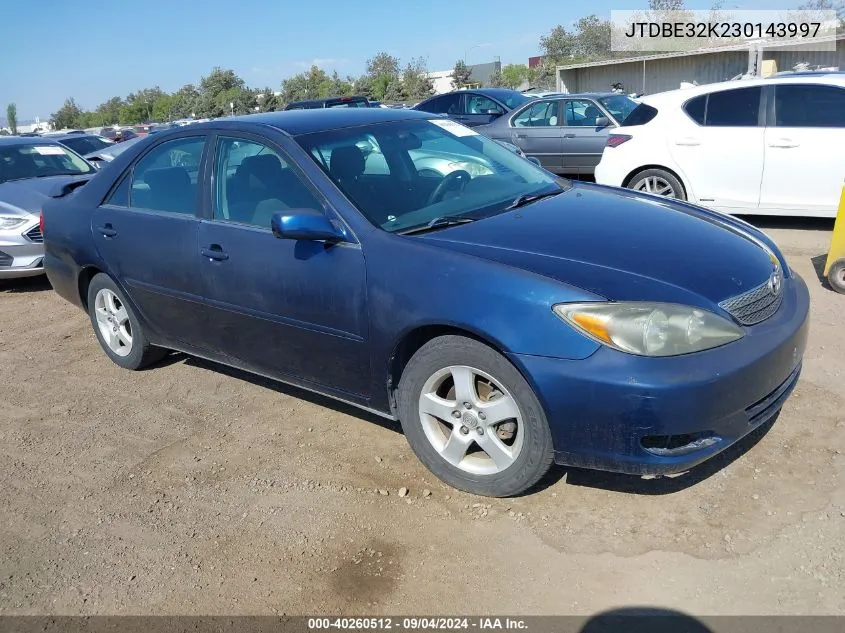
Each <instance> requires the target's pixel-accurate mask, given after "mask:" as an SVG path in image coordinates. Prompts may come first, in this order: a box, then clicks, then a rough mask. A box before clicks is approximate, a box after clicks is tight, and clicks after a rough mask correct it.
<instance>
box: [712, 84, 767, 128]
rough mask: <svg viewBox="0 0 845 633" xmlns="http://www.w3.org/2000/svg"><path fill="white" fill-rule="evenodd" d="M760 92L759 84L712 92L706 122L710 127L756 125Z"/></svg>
mask: <svg viewBox="0 0 845 633" xmlns="http://www.w3.org/2000/svg"><path fill="white" fill-rule="evenodd" d="M760 93H761V88H760V87H759V86H757V87H754V88H737V89H736V90H723V91H722V92H712V93H710V95H709V96H708V98H707V110H706V115H705V120H704V124H705V125H706V126H708V127H710V126H713V127H756V126H757V123H758V113H759V111H760Z"/></svg>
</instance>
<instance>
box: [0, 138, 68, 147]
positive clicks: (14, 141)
mask: <svg viewBox="0 0 845 633" xmlns="http://www.w3.org/2000/svg"><path fill="white" fill-rule="evenodd" d="M15 145H58V143H56V142H55V137H53V136H0V146H5V147H9V146H15Z"/></svg>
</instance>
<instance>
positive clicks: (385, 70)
mask: <svg viewBox="0 0 845 633" xmlns="http://www.w3.org/2000/svg"><path fill="white" fill-rule="evenodd" d="M367 74H368V75H369V76H370V77H372V78H373V79H375V78H376V77H381V76H382V75H386V76H388V77H391V78H394V79H395V78H398V77H399V58H398V57H394V56H393V55H391V54H390V53H385V52H381V53H378V54H377V55H376V56H375V57H372V58H370V59H368V60H367Z"/></svg>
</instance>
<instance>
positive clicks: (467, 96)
mask: <svg viewBox="0 0 845 633" xmlns="http://www.w3.org/2000/svg"><path fill="white" fill-rule="evenodd" d="M461 104H462V107H461V113H460V114H458V115H457V116H456V117H454V118H455V120H457V121H460V122H461V123H463V124H464V125H467V126H469V127H475V126H476V125H485V124H487V123H492V122H493V121H495V120H496V119H498V118H499V117H500V116H502V115H503V114H504V113H505V109H504V108H503V107H502V106H500V105H499V104H498V103H496V102H495V101H493V100H492V99H491V98H490V97H486V96H484V95H483V94H478V93H476V92H467V93H464V94H463V99H462V100H461Z"/></svg>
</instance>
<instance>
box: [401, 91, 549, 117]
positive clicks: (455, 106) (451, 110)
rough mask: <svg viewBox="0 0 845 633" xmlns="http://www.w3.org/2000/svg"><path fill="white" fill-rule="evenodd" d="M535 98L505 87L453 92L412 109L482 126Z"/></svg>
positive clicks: (423, 102)
mask: <svg viewBox="0 0 845 633" xmlns="http://www.w3.org/2000/svg"><path fill="white" fill-rule="evenodd" d="M535 98H536V97H533V96H530V95H524V94H522V93H521V92H516V91H515V90H509V89H507V88H478V89H475V90H455V91H453V92H447V93H445V94H441V95H435V96H433V97H431V98H430V99H426V100H425V101H422V102H420V103H418V104H417V105H415V106H414V108H413V109H414V110H420V111H421V112H430V113H432V114H439V115H442V116H447V117H449V118H450V119H454V120H455V121H460V122H461V123H463V124H464V125H467V126H469V127H474V126H476V125H485V124H487V123H490V122H492V121H495V120H496V119H497V118H499V117H500V116H502V115H503V114H505V113H506V112H510V111H511V110H513V109H515V108H518V107H519V106H521V105H522V104H524V103H527V102H528V101H532V100H533V99H535Z"/></svg>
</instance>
